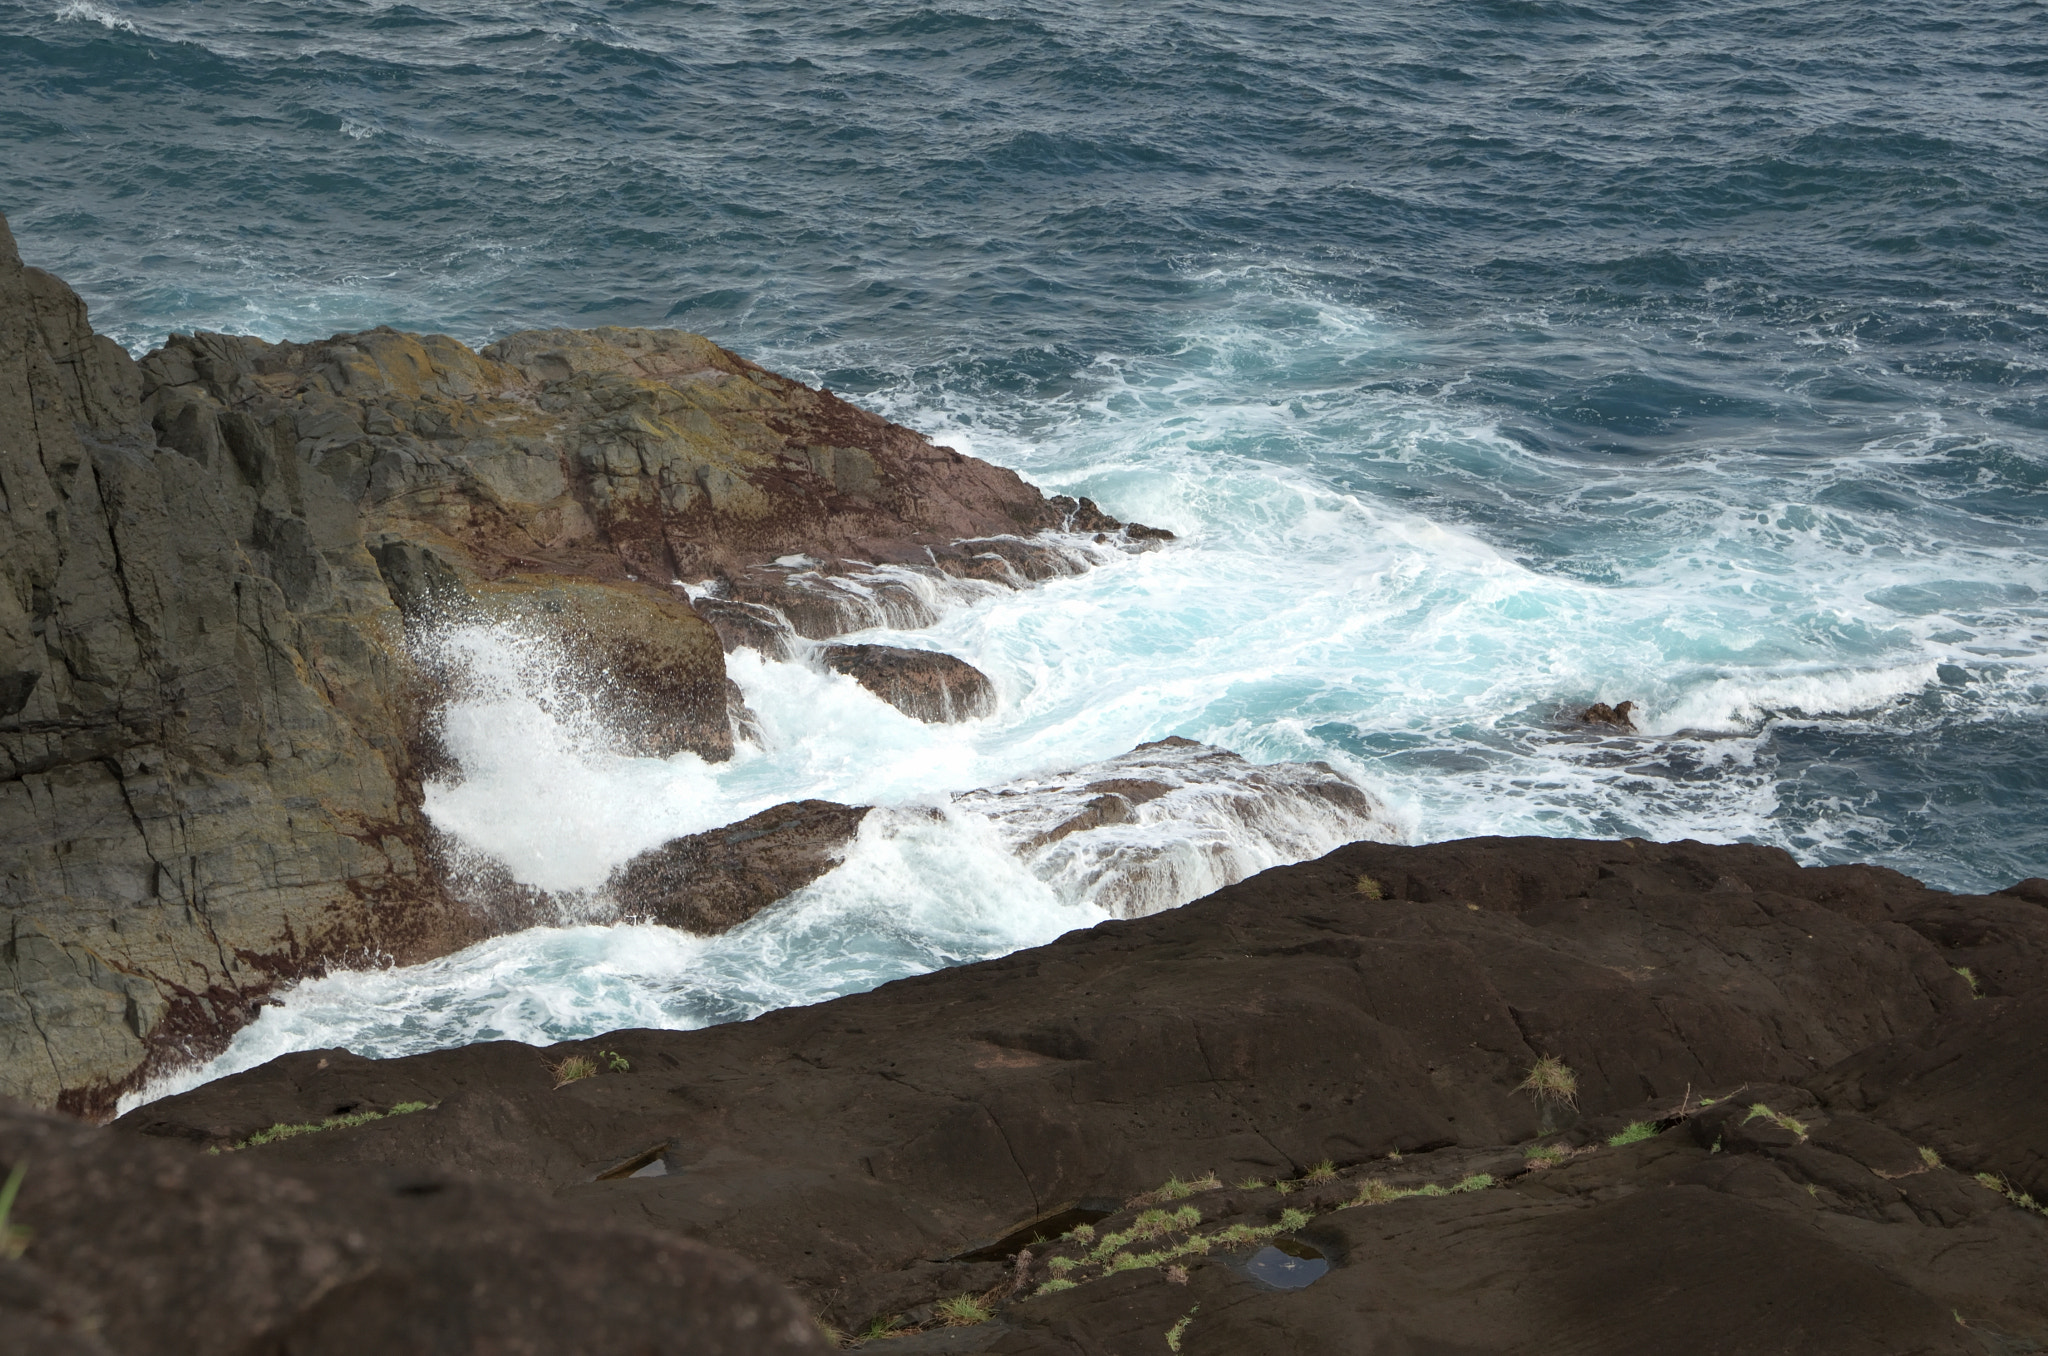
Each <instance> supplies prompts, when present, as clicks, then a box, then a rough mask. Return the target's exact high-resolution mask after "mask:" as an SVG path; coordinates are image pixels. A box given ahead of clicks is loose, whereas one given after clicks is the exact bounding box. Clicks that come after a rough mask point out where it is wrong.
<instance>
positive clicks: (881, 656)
mask: <svg viewBox="0 0 2048 1356" xmlns="http://www.w3.org/2000/svg"><path fill="white" fill-rule="evenodd" d="M818 659H819V661H820V662H821V663H823V664H824V666H825V667H826V668H828V669H831V670H832V671H833V672H834V673H843V674H845V675H846V676H847V677H849V678H851V679H853V680H854V681H855V682H857V683H859V684H860V685H861V686H862V687H864V688H866V689H867V690H868V691H870V692H872V693H874V694H875V695H876V696H877V697H880V698H881V699H882V700H883V701H885V702H887V703H889V705H891V706H893V707H895V708H896V709H897V710H898V711H901V712H902V713H903V714H904V715H906V716H910V717H912V718H914V719H917V720H921V721H925V722H926V723H928V724H933V725H944V724H949V723H951V722H953V721H960V720H976V719H979V718H980V717H982V716H990V715H994V714H995V709H996V690H995V685H994V684H993V683H991V682H989V680H988V675H987V674H985V673H983V672H982V671H981V670H980V669H977V668H976V667H974V665H972V664H970V663H968V662H967V661H966V660H964V659H956V658H954V657H953V656H952V655H949V654H940V653H939V652H938V651H936V650H906V649H903V648H902V647H900V646H896V645H824V646H820V647H819V649H818Z"/></svg>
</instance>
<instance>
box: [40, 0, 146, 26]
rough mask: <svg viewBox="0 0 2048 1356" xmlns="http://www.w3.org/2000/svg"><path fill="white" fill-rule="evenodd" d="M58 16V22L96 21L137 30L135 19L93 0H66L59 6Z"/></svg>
mask: <svg viewBox="0 0 2048 1356" xmlns="http://www.w3.org/2000/svg"><path fill="white" fill-rule="evenodd" d="M56 18H57V22H58V23H94V24H98V25H99V26H100V27H102V28H111V29H118V30H120V31H121V32H124V33H133V32H135V31H136V28H135V23H134V21H133V20H131V19H127V18H124V17H123V16H122V15H121V13H120V12H119V11H118V10H115V9H113V8H112V7H111V6H108V5H96V4H93V3H92V0H64V3H63V4H62V5H59V6H58V7H57V14H56Z"/></svg>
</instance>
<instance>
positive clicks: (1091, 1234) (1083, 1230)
mask: <svg viewBox="0 0 2048 1356" xmlns="http://www.w3.org/2000/svg"><path fill="white" fill-rule="evenodd" d="M1067 1237H1069V1238H1071V1239H1073V1240H1074V1241H1075V1242H1076V1243H1093V1242H1094V1241H1095V1226H1094V1225H1092V1224H1076V1225H1075V1226H1074V1227H1073V1229H1072V1230H1070V1231H1069V1232H1068V1234H1067Z"/></svg>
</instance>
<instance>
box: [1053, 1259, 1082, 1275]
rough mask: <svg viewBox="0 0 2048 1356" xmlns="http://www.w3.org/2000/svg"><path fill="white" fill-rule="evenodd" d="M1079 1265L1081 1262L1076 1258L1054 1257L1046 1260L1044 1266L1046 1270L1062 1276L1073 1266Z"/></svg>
mask: <svg viewBox="0 0 2048 1356" xmlns="http://www.w3.org/2000/svg"><path fill="white" fill-rule="evenodd" d="M1080 1265H1081V1262H1080V1259H1078V1258H1074V1257H1055V1258H1053V1259H1052V1260H1051V1261H1050V1262H1047V1263H1046V1264H1045V1268H1046V1270H1047V1271H1050V1272H1051V1273H1052V1274H1053V1275H1055V1276H1064V1275H1066V1274H1067V1273H1068V1272H1070V1271H1072V1270H1073V1269H1074V1268H1075V1267H1077V1266H1080Z"/></svg>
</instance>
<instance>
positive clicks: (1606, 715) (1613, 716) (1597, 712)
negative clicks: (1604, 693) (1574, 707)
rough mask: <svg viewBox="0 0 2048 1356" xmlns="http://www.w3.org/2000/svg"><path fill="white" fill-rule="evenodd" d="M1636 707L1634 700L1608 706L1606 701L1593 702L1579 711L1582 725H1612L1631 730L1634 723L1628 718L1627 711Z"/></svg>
mask: <svg viewBox="0 0 2048 1356" xmlns="http://www.w3.org/2000/svg"><path fill="white" fill-rule="evenodd" d="M1635 709H1636V704H1635V703H1634V702H1621V703H1618V704H1617V705H1614V706H1609V705H1608V704H1607V703H1606V702H1595V703H1593V704H1592V705H1591V706H1589V707H1587V708H1586V709H1585V710H1583V711H1581V712H1579V722H1580V723H1581V724H1583V725H1612V726H1614V727H1615V728H1616V729H1618V730H1633V729H1635V728H1636V723H1635V722H1634V721H1633V720H1631V719H1629V712H1631V711H1633V710H1635Z"/></svg>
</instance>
